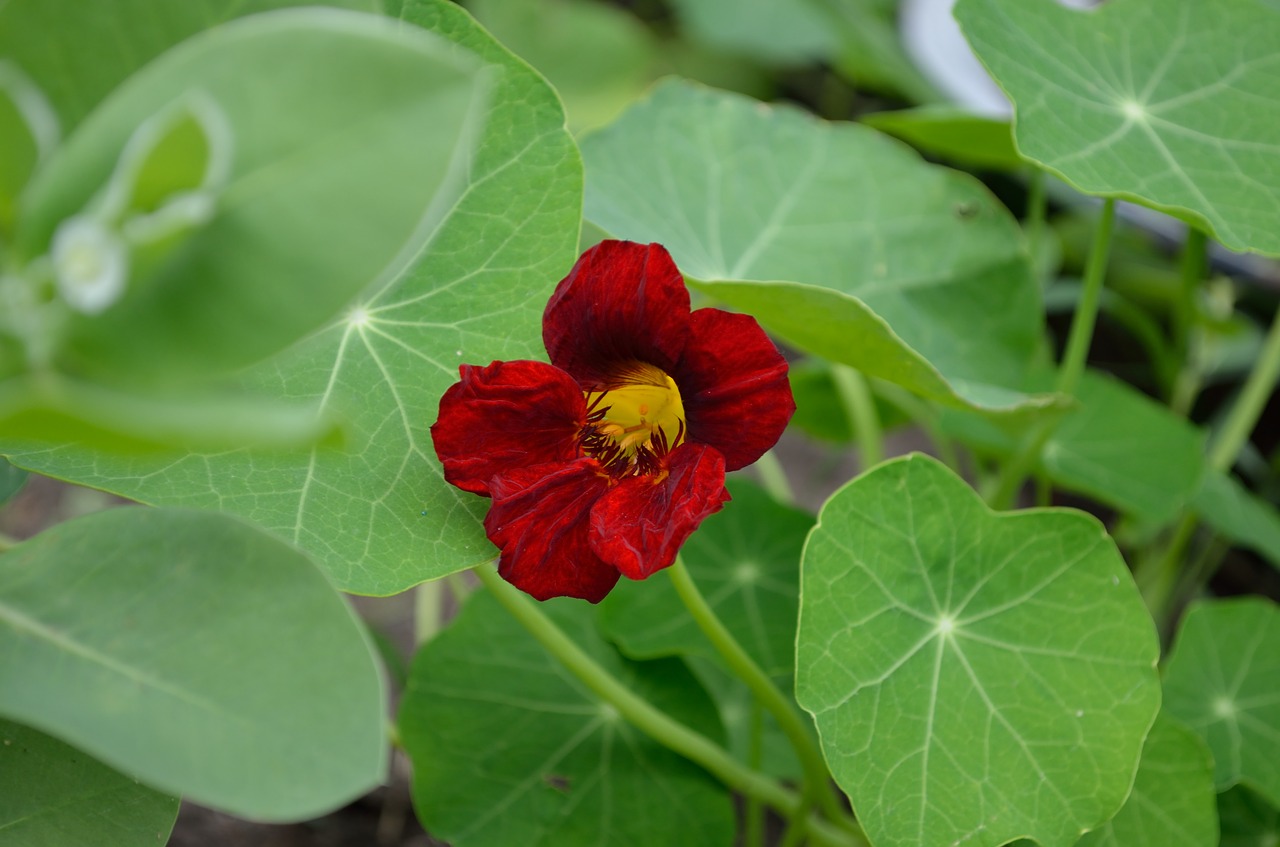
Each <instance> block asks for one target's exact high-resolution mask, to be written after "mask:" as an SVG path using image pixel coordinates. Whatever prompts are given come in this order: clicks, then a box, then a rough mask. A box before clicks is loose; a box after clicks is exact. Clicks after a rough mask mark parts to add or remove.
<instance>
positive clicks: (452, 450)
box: [431, 361, 587, 495]
mask: <svg viewBox="0 0 1280 847" xmlns="http://www.w3.org/2000/svg"><path fill="white" fill-rule="evenodd" d="M459 371H460V373H461V374H462V379H461V381H459V382H457V383H455V384H454V385H452V386H450V387H449V390H448V391H446V392H445V393H444V396H443V397H441V398H440V417H439V418H438V419H437V420H436V422H435V423H434V424H432V426H431V439H432V441H434V442H435V447H436V455H437V456H439V457H440V463H441V464H442V465H444V478H445V479H447V480H448V481H449V482H451V483H453V484H454V485H456V486H458V487H459V488H461V489H464V490H466V491H471V492H474V493H476V494H485V495H487V494H489V480H490V479H491V478H492V477H493V476H494V475H495V474H500V473H504V472H506V471H510V470H513V469H515V468H522V467H528V466H529V465H536V464H541V463H543V462H567V461H569V460H571V459H575V458H577V457H578V456H579V455H580V453H579V451H578V432H579V430H580V429H581V428H582V426H583V424H584V423H585V422H586V415H587V407H586V401H585V400H584V399H583V396H582V390H581V389H580V388H578V384H577V383H576V382H574V381H573V378H572V377H570V376H569V375H568V374H567V373H565V372H564V371H562V370H560V369H559V368H556V367H553V366H551V365H548V364H545V363H544V362H523V361H520V362H494V363H493V364H491V365H489V366H488V367H486V368H480V367H475V366H474V365H463V366H462V367H461V368H460V369H459Z"/></svg>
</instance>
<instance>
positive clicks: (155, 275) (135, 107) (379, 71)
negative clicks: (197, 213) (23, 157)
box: [16, 9, 487, 384]
mask: <svg viewBox="0 0 1280 847" xmlns="http://www.w3.org/2000/svg"><path fill="white" fill-rule="evenodd" d="M268 66H270V67H272V68H274V70H273V71H272V72H271V73H270V74H266V75H263V73H262V68H264V67H268ZM482 76H483V75H482V74H480V73H479V63H477V62H475V61H470V62H468V61H466V60H465V58H464V57H463V56H460V55H459V54H458V52H457V51H456V50H454V49H452V47H451V45H447V44H446V43H445V42H443V41H442V40H440V39H434V38H431V37H429V36H427V35H425V34H423V33H421V32H419V31H415V30H412V29H408V28H404V27H396V26H395V25H394V24H392V23H390V22H388V21H386V20H384V19H381V18H377V17H373V16H370V15H359V14H355V13H351V12H343V11H338V10H333V9H306V10H286V11H280V12H275V13H272V14H270V15H258V16H253V17H250V18H246V19H243V20H239V21H234V22H232V23H230V24H226V25H224V26H221V27H217V28H215V29H212V30H209V31H207V32H205V33H203V34H201V35H199V36H197V37H195V38H192V39H189V40H187V41H186V42H184V43H183V44H182V45H180V46H178V47H176V48H174V49H173V50H171V51H169V52H167V53H165V54H164V55H163V56H162V57H160V58H158V59H157V60H156V61H154V62H153V63H151V64H149V65H147V66H146V67H145V68H144V69H142V70H141V71H139V72H138V73H136V74H134V75H133V76H132V77H130V78H129V80H128V81H127V82H126V83H125V84H124V85H122V86H121V87H120V88H119V89H117V90H116V91H115V92H113V94H112V95H111V96H110V97H109V98H108V99H107V100H105V101H104V102H103V103H102V104H101V106H100V107H99V108H98V109H97V110H96V111H95V112H94V113H93V114H92V115H90V116H89V117H88V118H87V119H86V120H85V121H84V122H83V123H82V124H81V125H80V126H79V128H78V129H77V130H76V132H75V134H74V135H72V136H71V138H69V139H68V140H67V142H66V143H65V144H64V145H63V146H62V147H61V148H60V149H59V150H58V152H57V153H56V154H55V156H54V157H53V159H52V160H51V161H50V162H49V163H48V165H47V166H46V167H44V168H42V169H41V171H40V172H39V173H38V174H37V175H36V177H35V179H34V180H33V182H32V183H31V185H30V186H29V187H28V190H27V193H26V195H25V198H24V207H23V217H22V218H21V220H20V221H19V228H18V237H17V241H16V250H17V251H18V252H19V254H20V255H21V256H22V257H23V258H25V259H32V258H34V257H35V256H37V255H40V254H41V253H43V252H44V251H45V250H46V249H48V247H49V243H50V239H51V238H53V242H54V251H55V261H57V255H56V253H57V245H58V243H59V238H58V237H62V236H64V235H66V234H67V233H69V232H70V231H71V230H70V228H69V226H68V224H69V223H70V222H69V221H68V220H67V219H68V218H70V217H72V216H73V215H76V216H79V217H80V219H81V220H93V221H95V222H96V223H95V226H104V227H105V228H106V229H107V231H111V232H114V231H115V229H116V228H117V227H118V228H119V229H121V230H122V231H123V233H122V234H118V235H117V236H116V237H117V238H122V239H124V240H126V241H132V240H133V236H131V235H130V234H129V233H130V225H132V224H134V223H136V222H137V221H135V220H134V219H133V218H129V217H126V218H124V219H123V222H121V221H119V220H117V219H116V218H117V215H118V214H119V213H118V212H116V211H113V207H114V206H116V205H117V204H116V203H114V202H112V199H111V198H113V197H115V196H118V195H120V194H122V193H124V192H123V191H122V190H121V189H125V188H126V186H127V184H128V183H129V182H130V179H126V178H125V177H126V176H127V174H129V173H130V170H129V169H130V166H131V164H132V158H133V157H135V156H140V155H143V153H144V152H145V151H146V150H147V146H146V145H145V144H143V143H142V141H143V139H144V138H146V137H147V136H151V135H153V134H155V135H158V136H160V137H162V138H163V137H165V132H166V128H169V129H172V130H173V131H175V132H177V137H176V138H175V139H174V140H173V142H172V144H173V145H175V146H176V149H174V150H165V149H162V150H160V151H158V153H168V154H169V155H167V156H162V160H163V161H164V163H165V164H166V165H168V166H169V167H167V168H164V169H162V170H161V172H167V173H171V174H172V175H174V176H177V175H179V174H180V173H181V171H183V170H204V169H205V164H204V159H215V160H220V161H221V162H222V163H223V164H222V168H223V169H224V170H225V171H226V173H225V179H224V180H220V181H221V182H223V184H222V185H221V186H220V187H218V186H209V187H207V188H206V189H204V190H202V192H201V193H202V195H204V201H205V202H207V203H209V204H211V205H212V209H211V211H210V212H209V215H210V217H208V220H207V221H205V222H203V223H202V224H200V225H198V226H196V228H195V230H194V231H192V232H190V233H188V235H187V236H186V239H187V240H186V241H185V243H183V244H182V247H181V249H180V250H176V251H175V253H174V254H173V255H170V256H168V258H167V259H166V260H165V261H162V262H159V263H158V265H156V266H155V267H153V268H152V269H151V271H150V273H147V272H146V271H145V270H143V269H142V267H139V268H138V270H137V273H133V274H131V278H130V280H129V284H128V289H127V290H126V291H125V292H124V293H123V295H122V296H121V297H120V299H119V301H118V302H116V303H113V304H110V306H109V308H106V310H105V311H102V312H101V313H99V314H76V315H74V317H72V319H71V320H70V322H69V325H68V334H67V339H66V341H65V342H64V344H65V347H64V349H63V350H62V351H61V353H60V356H59V358H60V359H61V361H62V364H63V365H64V366H65V367H66V368H67V369H69V370H72V371H76V372H81V373H93V374H95V375H97V376H99V377H104V378H110V379H115V380H119V381H124V380H126V379H128V380H130V381H133V380H137V379H139V378H145V377H152V376H164V377H166V378H168V379H169V380H170V381H174V382H178V383H181V384H186V383H188V382H189V381H190V379H191V378H192V377H198V376H200V375H202V374H203V373H207V372H227V371H230V370H233V369H238V368H241V367H244V366H246V365H249V364H252V363H255V362H258V361H260V360H261V359H263V358H264V357H265V356H267V355H270V354H272V353H275V352H278V351H279V350H280V349H282V348H284V347H285V346H287V345H289V344H292V343H293V342H295V341H297V340H298V339H299V338H301V337H302V336H303V335H305V334H307V333H309V332H311V331H312V330H314V329H316V328H318V327H319V326H321V325H322V324H323V323H326V322H328V321H330V320H332V319H333V317H334V316H335V314H336V313H337V312H338V311H339V309H340V308H341V307H342V306H344V305H345V304H346V303H348V302H349V301H350V300H351V298H352V297H353V296H355V294H356V293H358V292H359V290H360V289H362V288H364V287H366V286H367V285H369V284H370V282H371V281H373V280H374V279H375V278H377V277H378V276H379V275H380V274H382V275H388V274H390V275H394V274H395V273H397V272H399V271H400V270H402V269H403V267H404V265H405V264H406V262H407V260H408V258H409V257H408V256H407V255H405V251H417V250H418V249H419V248H420V247H421V245H422V243H423V242H424V241H425V240H426V238H427V237H428V235H429V234H430V233H431V232H432V231H433V230H434V229H436V228H437V226H438V224H439V222H440V220H441V218H442V216H443V214H444V213H445V211H446V210H447V209H448V208H449V206H450V205H451V204H452V203H453V202H454V201H455V200H456V198H457V197H458V195H459V193H460V191H461V189H462V187H463V181H462V176H463V173H462V168H463V167H464V163H463V161H462V159H463V158H464V157H466V156H467V155H468V154H469V151H470V148H471V141H472V140H473V137H474V135H475V129H476V126H475V125H476V123H477V122H478V118H479V115H480V114H481V113H482V112H483V107H484V103H485V99H486V98H485V97H484V91H485V89H486V88H487V82H486V79H484V78H482ZM183 114H187V115H198V116H200V118H201V120H184V119H182V117H181V116H182V115H183ZM175 120H176V124H175V123H174V121H175ZM140 125H142V126H140ZM184 127H190V128H191V129H190V130H189V131H185V132H184V131H182V130H183V128H184ZM197 128H199V129H197ZM122 151H124V152H123V153H122ZM179 154H183V155H185V156H188V157H196V158H197V159H198V160H199V164H197V163H196V162H192V163H189V164H187V165H186V166H185V167H183V168H180V169H179V170H178V172H177V173H174V172H173V171H172V168H173V166H174V165H175V164H180V162H175V159H180V158H181V157H180V156H179ZM151 158H154V157H151ZM147 161H151V159H150V158H149V159H147ZM208 167H210V168H213V166H212V165H209V166H208ZM155 171H156V168H155V167H150V168H148V167H145V166H144V167H143V171H142V173H141V175H140V178H142V179H144V180H146V179H148V177H150V176H153V175H154V173H155ZM122 180H123V183H122V182H121V181H122ZM188 182H189V181H188V180H179V181H177V182H176V183H174V184H173V186H172V188H175V189H188V188H189V187H191V186H189V184H188ZM104 187H108V189H107V190H106V193H105V194H104V193H101V192H103V191H104ZM143 189H145V190H147V191H154V190H155V186H154V185H149V186H139V187H138V190H143ZM129 193H132V194H134V201H133V202H136V201H137V199H138V195H137V194H136V191H129ZM130 208H131V204H130ZM122 211H123V210H122ZM156 214H157V215H159V214H161V213H160V212H156ZM60 224H62V226H60ZM55 230H56V232H57V236H58V237H55ZM67 237H69V236H67ZM139 253H140V251H139V250H138V249H134V250H132V251H131V254H130V258H129V261H130V263H131V264H134V265H139V266H141V265H145V264H147V262H146V261H145V259H144V257H143V256H140V255H139ZM398 254H399V255H398Z"/></svg>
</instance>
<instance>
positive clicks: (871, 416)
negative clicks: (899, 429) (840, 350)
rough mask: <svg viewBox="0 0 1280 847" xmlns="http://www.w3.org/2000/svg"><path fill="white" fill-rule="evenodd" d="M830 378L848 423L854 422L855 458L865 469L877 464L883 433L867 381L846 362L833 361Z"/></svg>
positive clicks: (881, 453)
mask: <svg viewBox="0 0 1280 847" xmlns="http://www.w3.org/2000/svg"><path fill="white" fill-rule="evenodd" d="M831 378H832V379H833V380H834V381H835V384H836V394H837V395H838V396H839V397H840V403H841V405H842V406H844V411H845V414H846V415H848V418H849V423H851V424H852V425H853V437H854V439H855V440H856V441H857V442H858V458H859V459H860V460H861V462H862V468H863V469H864V470H865V469H867V468H870V467H874V466H875V465H878V464H880V461H881V460H882V459H883V458H884V434H883V432H881V429H880V416H879V415H877V414H876V404H875V401H874V400H873V399H871V389H870V388H868V387H867V380H866V378H865V377H863V376H862V374H860V373H858V372H857V371H856V370H854V369H853V368H851V367H849V366H848V365H839V364H833V365H832V366H831Z"/></svg>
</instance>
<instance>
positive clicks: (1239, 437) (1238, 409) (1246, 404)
mask: <svg viewBox="0 0 1280 847" xmlns="http://www.w3.org/2000/svg"><path fill="white" fill-rule="evenodd" d="M1278 376H1280V310H1277V311H1276V315H1275V317H1274V318H1273V319H1272V321H1271V329H1270V330H1269V331H1268V332H1267V339H1266V341H1264V342H1263V344H1262V351H1261V353H1260V354H1259V356H1258V361H1257V362H1255V363H1254V366H1253V370H1252V371H1250V372H1249V377H1248V378H1247V379H1246V380H1245V383H1244V388H1243V389H1241V391H1240V396H1239V397H1237V398H1236V402H1235V405H1233V406H1232V407H1231V411H1230V413H1228V415H1227V420H1226V422H1225V423H1224V424H1223V425H1222V429H1221V431H1220V432H1219V433H1218V435H1217V436H1216V437H1215V439H1214V442H1213V446H1212V447H1211V448H1210V449H1209V464H1210V465H1211V466H1212V467H1213V468H1214V469H1215V470H1219V471H1227V470H1230V469H1231V466H1232V465H1234V464H1235V463H1236V456H1237V455H1239V453H1240V448H1241V447H1243V446H1244V443H1245V442H1246V441H1247V440H1249V435H1250V433H1252V432H1253V428H1254V426H1255V425H1256V424H1257V423H1258V417H1259V416H1260V415H1261V414H1262V409H1263V407H1264V406H1266V404H1267V398H1268V397H1269V396H1271V392H1272V390H1273V389H1274V388H1275V385H1276V378H1277V377H1278Z"/></svg>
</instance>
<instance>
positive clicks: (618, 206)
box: [582, 81, 1054, 413]
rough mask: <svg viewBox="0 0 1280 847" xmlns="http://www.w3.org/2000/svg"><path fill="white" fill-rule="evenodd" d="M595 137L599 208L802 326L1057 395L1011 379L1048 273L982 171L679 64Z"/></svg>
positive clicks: (1019, 376) (841, 344)
mask: <svg viewBox="0 0 1280 847" xmlns="http://www.w3.org/2000/svg"><path fill="white" fill-rule="evenodd" d="M582 150H583V157H584V159H585V161H586V163H587V169H588V174H589V179H588V184H587V197H586V213H587V217H588V219H590V220H591V221H592V222H593V223H595V224H596V225H598V226H600V227H602V228H603V229H605V230H606V231H608V232H610V233H612V234H613V235H615V236H618V237H624V238H631V239H635V240H640V241H658V242H661V243H663V244H664V245H666V247H667V248H668V249H669V250H670V251H671V252H672V254H673V255H674V257H675V259H676V263H677V264H678V265H679V266H680V268H681V270H682V271H683V272H684V273H685V274H686V275H688V276H689V277H691V280H690V282H691V283H692V284H694V285H695V286H696V287H698V288H699V289H700V290H702V291H705V292H706V293H708V294H710V295H712V296H713V297H716V298H718V299H720V300H722V301H724V302H725V303H727V304H729V305H730V306H733V307H734V308H737V309H741V310H744V311H747V312H750V313H752V314H754V315H755V316H756V317H757V318H758V319H759V320H760V321H761V322H762V323H763V324H764V325H765V327H766V328H767V329H769V330H771V331H772V332H774V333H776V334H777V335H779V336H781V337H782V338H783V339H785V340H786V341H788V342H789V343H791V344H794V345H795V346H797V347H800V348H802V349H805V350H807V351H808V352H811V353H816V354H818V355H821V356H824V357H826V358H828V359H831V360H832V361H838V362H843V363H845V364H849V365H852V366H853V367H856V368H858V369H859V370H861V371H863V372H864V373H866V374H867V375H869V376H877V377H881V378H883V379H887V380H889V381H891V382H896V383H898V384H900V385H902V386H904V387H906V388H908V389H910V390H912V391H915V392H916V393H919V394H921V395H923V396H925V397H929V398H931V399H934V400H938V401H940V402H943V403H948V404H951V405H956V406H961V407H964V406H968V407H974V408H982V409H985V410H989V411H993V412H1001V413H1010V412H1022V411H1026V410H1027V409H1028V408H1030V409H1035V408H1039V407H1044V406H1048V405H1051V404H1052V403H1053V402H1054V401H1053V398H1048V397H1028V396H1026V395H1024V394H1021V393H1019V392H1018V391H1015V390H1011V389H1012V388H1016V387H1018V386H1020V385H1021V384H1022V382H1023V380H1024V379H1025V378H1026V371H1027V368H1028V362H1029V361H1030V360H1031V359H1032V358H1033V357H1034V353H1035V351H1036V349H1037V347H1038V345H1039V343H1040V335H1041V315H1040V305H1039V291H1038V289H1037V287H1036V283H1035V281H1034V279H1033V278H1032V273H1031V266H1030V263H1029V260H1028V258H1027V254H1026V251H1025V248H1024V244H1023V241H1022V237H1021V234H1020V231H1019V229H1018V226H1017V223H1016V222H1015V221H1014V220H1013V218H1012V217H1011V216H1010V215H1009V214H1008V212H1007V211H1005V210H1004V209H1003V208H1002V207H1000V205H999V204H998V203H997V202H996V201H995V199H994V198H993V197H992V196H991V195H990V194H989V193H988V192H987V191H986V189H985V188H984V187H983V186H982V185H981V184H980V183H978V182H977V181H976V180H973V179H972V178H970V177H968V176H966V175H963V174H959V173H956V172H954V171H950V170H947V169H945V168H939V167H935V166H932V165H927V164H925V163H924V162H922V161H921V160H920V158H919V157H918V156H916V155H915V154H914V153H913V152H911V151H909V150H908V149H906V148H905V147H904V146H903V145H901V144H899V143H897V142H894V141H890V140H888V139H886V138H885V137H884V136H883V135H881V134H880V133H877V132H875V131H872V130H869V129H867V128H865V127H859V126H856V125H852V124H849V125H839V124H828V123H823V122H820V121H818V120H816V119H814V118H813V117H811V116H809V115H805V114H803V113H801V112H799V111H797V110H793V109H789V108H770V107H766V106H763V105H761V104H760V103H758V102H756V101H753V100H748V99H746V98H742V97H737V96H734V95H729V94H724V93H718V92H714V91H710V90H707V89H703V88H699V87H696V86H692V85H689V84H687V83H682V82H679V81H670V82H665V83H662V84H660V85H659V86H658V87H657V88H655V89H654V90H653V92H652V94H651V95H650V97H649V98H648V99H647V100H644V101H642V102H640V103H639V104H637V105H636V106H633V107H632V108H631V109H629V110H628V111H627V112H626V113H625V114H624V115H623V116H622V117H621V118H620V119H619V120H618V121H617V122H616V123H614V124H613V125H612V126H610V127H608V128H607V129H604V130H601V131H600V132H597V133H593V134H592V135H590V136H588V137H587V138H585V139H583V142H582ZM872 310H874V311H872ZM886 322H887V323H886Z"/></svg>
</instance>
